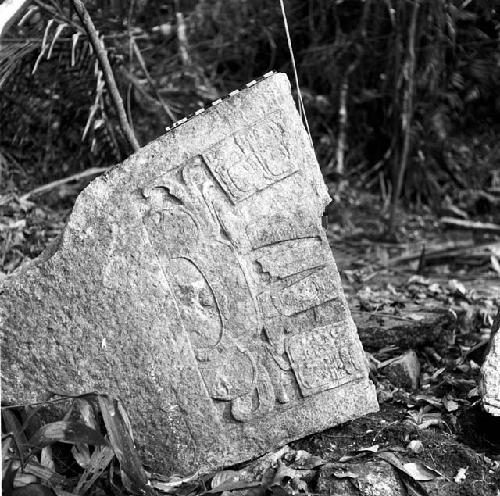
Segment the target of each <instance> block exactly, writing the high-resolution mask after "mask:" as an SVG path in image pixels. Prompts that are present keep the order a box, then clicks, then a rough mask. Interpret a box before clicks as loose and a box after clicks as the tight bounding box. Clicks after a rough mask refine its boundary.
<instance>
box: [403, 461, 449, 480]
mask: <svg viewBox="0 0 500 496" xmlns="http://www.w3.org/2000/svg"><path fill="white" fill-rule="evenodd" d="M403 470H404V471H405V472H406V473H407V474H408V475H409V476H410V477H411V478H412V479H414V480H416V481H430V480H434V479H436V478H437V477H442V475H441V474H440V473H439V472H438V471H437V470H434V469H433V468H430V467H428V466H427V465H424V464H423V463H421V462H411V463H404V464H403Z"/></svg>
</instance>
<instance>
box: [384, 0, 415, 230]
mask: <svg viewBox="0 0 500 496" xmlns="http://www.w3.org/2000/svg"><path fill="white" fill-rule="evenodd" d="M419 7H420V0H414V4H413V11H412V16H411V21H410V29H409V33H408V59H407V61H406V62H405V67H404V68H403V71H404V74H405V76H406V80H407V85H406V91H405V95H404V100H403V116H402V120H403V132H404V138H403V150H402V154H401V164H400V167H399V170H398V173H397V179H396V184H395V187H394V189H393V191H392V204H391V213H390V217H389V226H388V234H389V235H392V234H394V231H395V228H396V218H397V210H398V203H399V197H400V196H401V191H402V189H403V179H404V176H405V172H406V168H407V165H408V159H409V155H410V145H411V141H410V138H411V125H412V119H413V99H414V93H415V67H416V56H415V44H416V38H417V17H418V11H419Z"/></svg>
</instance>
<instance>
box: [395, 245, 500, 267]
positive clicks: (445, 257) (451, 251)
mask: <svg viewBox="0 0 500 496" xmlns="http://www.w3.org/2000/svg"><path fill="white" fill-rule="evenodd" d="M425 248H426V251H425V265H439V264H440V263H443V262H447V261H452V262H454V263H456V262H457V257H462V258H466V257H472V258H474V257H484V258H489V257H490V256H491V254H492V253H496V252H499V253H500V243H482V244H477V245H475V244H473V243H471V242H470V241H458V242H452V243H445V244H443V245H437V246H434V247H432V246H431V247H425ZM421 254H422V250H419V251H418V252H414V253H410V254H408V255H402V256H400V257H395V258H392V259H390V260H388V261H387V266H389V267H393V266H395V265H400V264H403V263H405V262H412V261H415V260H418V259H419V258H420V256H421Z"/></svg>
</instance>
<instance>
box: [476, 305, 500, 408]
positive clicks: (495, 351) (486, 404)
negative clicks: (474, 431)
mask: <svg viewBox="0 0 500 496" xmlns="http://www.w3.org/2000/svg"><path fill="white" fill-rule="evenodd" d="M499 327H500V313H498V315H497V317H496V319H495V322H494V323H493V326H492V335H491V340H490V343H489V345H488V351H487V353H486V358H485V360H484V363H483V365H482V367H481V381H480V388H479V389H480V392H481V396H482V405H483V408H484V410H485V411H486V412H488V413H489V414H491V415H495V416H497V417H500V332H498V328H499Z"/></svg>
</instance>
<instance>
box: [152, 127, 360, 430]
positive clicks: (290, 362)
mask: <svg viewBox="0 0 500 496" xmlns="http://www.w3.org/2000/svg"><path fill="white" fill-rule="evenodd" d="M255 132H258V133H261V134H262V133H267V134H268V135H269V136H270V137H272V136H274V137H276V141H277V142H279V135H280V133H281V130H280V127H279V125H277V124H276V123H273V122H270V123H269V124H268V125H267V126H263V127H262V128H260V130H258V131H255ZM259 139H260V138H259ZM251 143H252V140H251V139H250V138H248V137H247V136H246V135H245V134H243V133H240V134H238V133H237V134H235V135H233V136H231V137H230V138H228V139H227V140H226V141H225V142H224V143H223V144H220V146H219V145H217V146H216V147H214V149H212V150H209V151H207V152H205V153H203V156H202V157H201V156H198V157H196V158H195V159H193V160H191V161H190V162H189V163H187V164H185V165H184V166H183V167H182V168H181V169H179V170H178V171H174V172H171V173H169V174H168V175H166V176H164V177H162V178H159V179H158V180H157V181H156V182H155V183H154V184H153V185H152V186H151V187H149V188H146V189H144V190H143V191H142V195H143V197H144V200H145V202H146V205H147V209H146V210H147V212H146V214H145V216H144V225H145V227H146V232H147V235H148V238H149V241H150V243H151V244H152V245H153V247H154V249H155V252H156V253H157V256H158V259H159V262H160V265H161V267H162V270H163V271H164V273H165V279H166V280H167V281H168V284H169V287H170V289H171V291H172V293H173V295H174V296H175V300H176V302H177V308H178V312H179V315H180V317H181V320H182V322H183V326H184V331H185V332H186V333H187V334H188V336H189V340H190V343H191V347H192V350H193V352H194V355H195V357H196V360H197V362H198V369H199V372H200V374H201V377H202V379H203V382H204V384H205V388H206V391H207V394H208V395H209V396H210V397H211V398H212V400H213V401H214V402H216V403H218V404H219V405H220V406H221V408H222V409H221V410H220V411H221V415H222V416H223V418H227V415H229V416H230V418H232V419H233V421H239V422H249V421H252V420H253V419H256V418H258V417H260V416H263V415H268V414H270V413H271V412H272V411H273V410H275V409H276V408H278V407H279V408H288V407H289V406H290V405H292V404H294V403H296V402H297V401H300V400H301V398H302V397H306V396H309V395H311V394H315V393H317V392H320V391H324V390H326V389H329V388H333V387H336V386H338V385H339V384H342V383H345V382H347V381H349V380H353V379H354V378H356V377H357V376H358V375H359V374H358V370H357V367H356V360H357V358H356V357H355V356H354V355H352V350H351V348H350V343H349V342H346V341H345V340H344V341H342V333H341V331H339V330H337V327H335V326H332V325H330V326H324V327H320V328H319V330H318V325H321V324H324V320H325V318H326V320H327V322H328V323H330V322H332V319H331V317H332V312H333V313H335V312H337V313H339V317H338V319H339V320H341V321H343V320H344V319H345V315H344V314H345V311H344V309H343V307H342V304H341V303H340V302H339V301H338V300H337V292H338V288H337V287H336V285H335V282H334V281H335V279H334V278H333V277H332V268H331V267H330V266H329V264H328V262H327V260H328V259H327V254H328V250H329V248H328V245H327V244H326V241H325V240H324V239H323V238H321V236H320V235H319V231H318V225H317V222H316V221H315V219H314V218H311V217H312V216H311V214H310V215H309V217H307V216H305V215H304V216H301V215H300V214H299V215H297V216H296V218H295V220H294V224H293V226H294V229H295V230H296V231H293V229H291V227H290V226H291V225H290V224H289V223H288V221H289V219H288V218H287V216H283V215H280V214H276V213H273V212H270V214H269V215H270V219H269V220H268V221H267V222H265V224H266V225H267V226H268V228H269V229H273V230H274V231H273V232H269V236H267V235H264V234H263V231H261V234H257V235H255V234H256V233H258V230H257V231H256V230H255V226H253V227H252V226H251V225H249V224H248V222H247V223H246V224H245V223H242V220H241V213H240V212H241V211H239V210H238V208H240V207H237V204H242V202H244V201H246V200H248V199H249V197H251V196H252V195H253V194H254V193H256V192H258V191H260V190H262V189H265V188H267V187H269V186H270V185H272V184H274V183H276V182H277V181H279V180H281V179H282V178H284V177H286V176H288V175H290V174H292V173H293V172H294V171H295V170H296V167H295V166H293V165H292V162H291V161H290V160H289V156H288V152H287V149H286V147H284V146H283V145H282V144H278V145H277V146H276V147H275V148H273V150H272V151H268V152H266V153H264V154H262V153H260V152H258V151H257V150H253V149H252V144H251ZM248 150H251V152H252V153H250V154H249V153H248ZM249 233H250V234H251V236H248V234H249ZM290 236H291V237H290ZM266 241H269V243H266ZM338 329H341V328H338ZM316 336H319V337H318V339H316V340H315V337H316ZM330 369H331V370H330ZM223 405H226V406H227V408H226V407H224V406H223ZM279 405H281V406H279ZM224 412H226V413H224Z"/></svg>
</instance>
